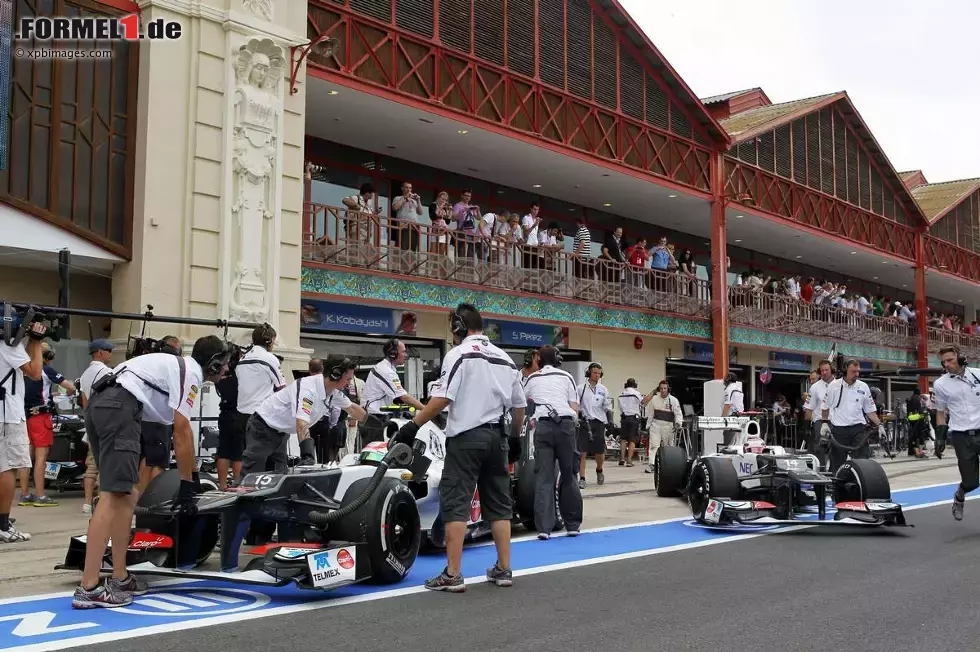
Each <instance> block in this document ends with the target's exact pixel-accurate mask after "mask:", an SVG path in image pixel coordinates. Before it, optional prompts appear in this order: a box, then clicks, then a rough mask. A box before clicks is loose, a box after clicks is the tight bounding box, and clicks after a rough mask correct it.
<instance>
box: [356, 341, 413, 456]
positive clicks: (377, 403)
mask: <svg viewBox="0 0 980 652" xmlns="http://www.w3.org/2000/svg"><path fill="white" fill-rule="evenodd" d="M383 351H384V356H385V357H384V359H383V360H381V361H380V362H379V363H378V364H376V365H374V367H373V368H372V369H371V372H370V373H369V374H368V377H367V380H366V381H365V383H364V408H365V409H366V410H367V413H368V418H367V421H365V422H364V423H363V424H362V425H361V426H360V427H359V430H360V434H361V446H364V445H365V444H370V443H371V442H375V441H384V439H385V428H386V427H387V425H388V421H389V417H388V415H386V414H384V413H383V412H382V411H381V408H382V407H383V406H385V405H390V404H391V403H392V401H394V400H395V399H398V400H400V401H401V402H402V403H405V404H406V405H408V406H410V407H413V408H415V409H416V410H421V409H422V404H421V403H420V402H419V401H418V399H416V398H415V397H414V396H412V395H410V394H409V393H408V392H406V391H405V388H403V387H402V383H401V381H400V380H399V379H398V370H397V369H396V367H397V366H398V365H400V364H403V363H404V362H405V358H407V357H408V355H407V353H406V350H405V343H404V342H402V341H401V340H398V339H395V338H392V339H390V340H388V341H387V342H385V344H384V348H383Z"/></svg>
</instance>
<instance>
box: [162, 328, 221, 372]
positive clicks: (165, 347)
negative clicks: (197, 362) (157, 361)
mask: <svg viewBox="0 0 980 652" xmlns="http://www.w3.org/2000/svg"><path fill="white" fill-rule="evenodd" d="M169 337H171V336H170V335H168V336H167V337H165V338H163V339H162V340H160V341H159V342H160V343H159V347H158V348H157V351H156V352H157V353H169V354H170V355H176V356H177V357H180V356H182V355H183V354H184V352H183V351H181V350H180V349H178V348H177V347H176V346H172V345H170V344H169V343H167V339H168V338H169ZM226 344H227V343H226ZM225 348H227V347H225ZM209 368H210V367H209Z"/></svg>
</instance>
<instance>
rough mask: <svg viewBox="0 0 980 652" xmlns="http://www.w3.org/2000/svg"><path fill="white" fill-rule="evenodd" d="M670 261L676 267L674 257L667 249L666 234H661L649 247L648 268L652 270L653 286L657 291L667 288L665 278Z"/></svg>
mask: <svg viewBox="0 0 980 652" xmlns="http://www.w3.org/2000/svg"><path fill="white" fill-rule="evenodd" d="M671 263H674V265H675V267H674V268H675V269H676V262H675V261H674V257H673V255H671V253H670V250H669V249H667V236H665V235H662V236H660V240H658V241H657V244H656V245H654V246H653V247H652V248H651V249H650V269H652V270H654V283H655V285H654V288H655V289H656V290H657V291H658V292H664V291H666V289H667V286H666V282H665V279H666V274H667V271H668V270H669V269H670V267H671Z"/></svg>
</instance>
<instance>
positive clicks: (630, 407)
mask: <svg viewBox="0 0 980 652" xmlns="http://www.w3.org/2000/svg"><path fill="white" fill-rule="evenodd" d="M642 400H643V395H642V394H640V392H639V391H638V390H637V389H636V388H635V387H627V388H626V389H624V390H623V393H622V394H620V395H619V413H620V414H621V415H623V416H624V417H638V416H640V401H642Z"/></svg>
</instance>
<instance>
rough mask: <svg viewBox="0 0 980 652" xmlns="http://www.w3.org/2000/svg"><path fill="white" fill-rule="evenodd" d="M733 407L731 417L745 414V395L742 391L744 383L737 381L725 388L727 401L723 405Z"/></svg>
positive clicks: (730, 412)
mask: <svg viewBox="0 0 980 652" xmlns="http://www.w3.org/2000/svg"><path fill="white" fill-rule="evenodd" d="M726 405H730V406H732V409H731V410H730V411H729V415H731V416H736V415H739V414H741V413H742V412H745V393H744V392H743V391H742V381H739V380H737V381H735V382H734V383H732V384H731V385H729V386H728V387H726V388H725V401H724V402H723V403H722V404H721V406H722V407H725V406H726Z"/></svg>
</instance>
